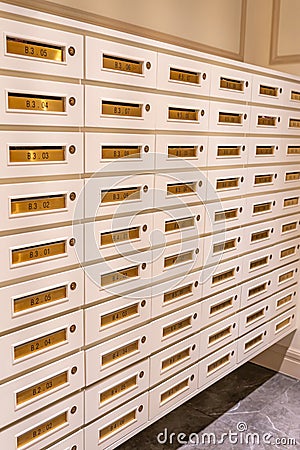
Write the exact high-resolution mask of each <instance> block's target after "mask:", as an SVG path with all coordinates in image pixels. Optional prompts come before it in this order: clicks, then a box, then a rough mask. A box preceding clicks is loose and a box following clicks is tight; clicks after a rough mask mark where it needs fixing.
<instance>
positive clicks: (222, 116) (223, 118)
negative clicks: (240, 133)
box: [219, 112, 243, 124]
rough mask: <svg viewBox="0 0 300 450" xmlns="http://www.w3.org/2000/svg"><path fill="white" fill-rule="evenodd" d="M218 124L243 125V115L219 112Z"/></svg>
mask: <svg viewBox="0 0 300 450" xmlns="http://www.w3.org/2000/svg"><path fill="white" fill-rule="evenodd" d="M219 123H226V124H227V123H233V124H236V123H239V124H241V123H243V114H236V113H226V112H219Z"/></svg>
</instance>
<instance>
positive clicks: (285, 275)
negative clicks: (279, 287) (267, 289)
mask: <svg viewBox="0 0 300 450" xmlns="http://www.w3.org/2000/svg"><path fill="white" fill-rule="evenodd" d="M291 278H294V271H293V270H290V271H289V272H286V273H283V274H282V275H280V276H279V277H278V281H279V283H282V282H283V281H287V280H290V279H291Z"/></svg>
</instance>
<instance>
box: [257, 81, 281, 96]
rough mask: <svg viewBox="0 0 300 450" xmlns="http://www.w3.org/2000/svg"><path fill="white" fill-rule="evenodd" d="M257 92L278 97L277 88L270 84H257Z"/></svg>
mask: <svg viewBox="0 0 300 450" xmlns="http://www.w3.org/2000/svg"><path fill="white" fill-rule="evenodd" d="M259 93H260V94H262V95H268V96H269V97H278V88H277V87H272V86H264V85H262V84H261V85H260V86H259Z"/></svg>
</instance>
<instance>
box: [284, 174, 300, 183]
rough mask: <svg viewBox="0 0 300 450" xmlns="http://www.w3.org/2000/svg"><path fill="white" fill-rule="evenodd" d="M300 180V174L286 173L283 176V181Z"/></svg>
mask: <svg viewBox="0 0 300 450" xmlns="http://www.w3.org/2000/svg"><path fill="white" fill-rule="evenodd" d="M295 180H300V172H288V173H286V174H285V181H295Z"/></svg>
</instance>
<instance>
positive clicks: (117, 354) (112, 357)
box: [101, 341, 139, 366]
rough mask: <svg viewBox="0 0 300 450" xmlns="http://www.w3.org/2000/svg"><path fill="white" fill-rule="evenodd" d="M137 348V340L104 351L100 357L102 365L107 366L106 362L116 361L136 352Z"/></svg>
mask: <svg viewBox="0 0 300 450" xmlns="http://www.w3.org/2000/svg"><path fill="white" fill-rule="evenodd" d="M138 350H139V341H134V342H132V343H131V344H127V345H125V346H124V347H120V348H117V349H116V350H113V351H112V352H109V353H106V354H105V355H103V356H102V357H101V360H102V365H103V366H107V365H108V364H111V363H114V362H116V361H117V362H118V361H120V360H122V359H124V358H127V357H128V356H130V355H132V354H133V353H136V352H137V351H138Z"/></svg>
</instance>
